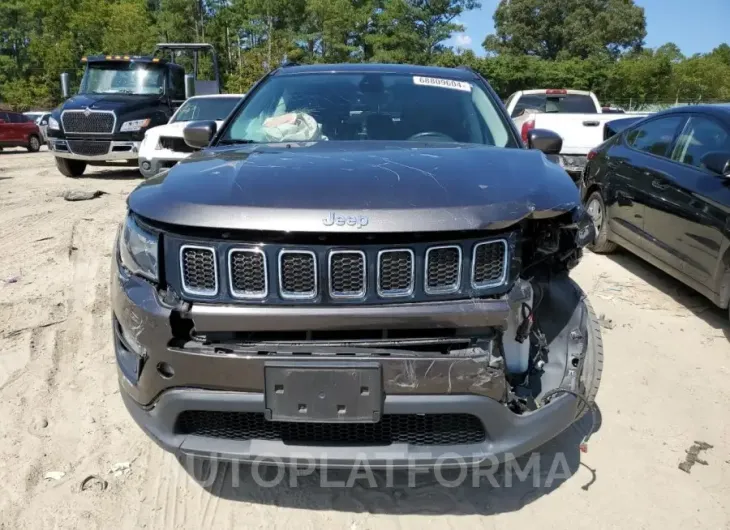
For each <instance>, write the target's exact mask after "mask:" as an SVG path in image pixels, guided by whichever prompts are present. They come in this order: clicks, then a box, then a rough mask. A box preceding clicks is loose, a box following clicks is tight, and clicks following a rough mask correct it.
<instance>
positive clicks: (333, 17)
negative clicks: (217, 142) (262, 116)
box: [0, 0, 730, 110]
mask: <svg viewBox="0 0 730 530" xmlns="http://www.w3.org/2000/svg"><path fill="white" fill-rule="evenodd" d="M480 7H481V6H480V4H479V2H478V1H477V0H3V1H2V2H0V105H5V106H8V107H11V108H15V109H18V110H26V109H29V108H50V107H52V106H54V105H55V104H57V103H58V102H59V101H60V98H61V94H60V87H59V81H58V76H59V74H60V73H61V72H64V71H66V72H69V73H71V74H72V79H75V80H76V82H78V80H79V79H80V75H81V71H82V69H81V63H80V59H81V57H82V56H84V55H93V54H148V53H150V52H151V51H152V49H153V48H154V45H155V43H157V42H209V43H211V44H213V45H214V46H215V47H216V50H217V52H218V55H219V61H220V65H221V71H222V74H223V79H224V87H225V89H226V91H228V92H245V91H246V90H248V88H249V87H250V86H251V84H252V83H253V82H254V81H255V80H256V79H258V78H259V77H260V76H262V75H263V74H264V73H265V72H266V71H267V70H268V69H270V68H273V67H275V66H276V65H277V64H278V63H279V62H280V61H281V59H282V58H283V57H286V58H287V59H288V60H289V61H292V62H299V63H322V62H325V63H337V62H360V61H369V62H396V63H416V64H433V65H442V66H458V65H464V66H469V67H471V68H473V69H475V70H477V71H478V72H480V73H481V74H482V75H484V76H485V77H486V78H487V79H488V80H489V81H490V83H491V84H492V85H493V86H494V88H495V90H496V91H497V92H498V93H499V94H500V95H501V96H502V97H507V96H508V95H509V94H510V93H512V92H514V91H516V90H523V89H530V88H545V87H555V88H573V89H585V90H593V91H595V92H596V93H597V94H598V96H599V98H601V100H602V102H604V103H607V104H610V103H614V104H617V105H621V106H624V107H626V106H629V105H631V106H634V107H636V106H641V105H646V104H655V103H661V104H667V103H672V102H675V101H676V102H700V101H730V46H728V45H727V44H722V45H720V46H718V47H717V48H715V49H714V50H708V51H707V53H704V54H697V55H693V56H691V57H685V56H683V55H682V53H681V51H680V50H679V48H678V47H677V46H676V45H674V44H673V43H667V44H665V45H663V46H661V47H659V48H656V49H648V48H646V47H645V46H644V40H645V37H646V19H645V16H644V11H643V9H642V8H640V7H638V6H636V5H635V4H634V1H633V0H501V2H500V4H499V6H498V7H497V9H496V11H495V12H494V14H493V18H494V25H495V33H494V34H493V35H486V36H485V38H484V41H483V43H482V46H483V47H484V50H485V52H486V56H483V57H478V56H477V55H476V54H475V53H474V52H473V51H472V50H464V49H460V48H458V47H455V46H449V45H447V42H449V39H450V38H451V37H453V36H454V35H457V34H459V33H460V32H463V31H464V30H465V28H464V27H463V25H462V24H461V22H460V17H461V16H462V15H463V14H464V13H466V12H468V11H471V10H475V9H479V8H480ZM484 16H489V14H488V13H484Z"/></svg>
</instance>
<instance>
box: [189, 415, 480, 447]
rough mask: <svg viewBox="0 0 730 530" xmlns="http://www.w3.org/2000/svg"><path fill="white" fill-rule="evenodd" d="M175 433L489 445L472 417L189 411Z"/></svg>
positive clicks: (304, 441) (303, 441)
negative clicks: (293, 418)
mask: <svg viewBox="0 0 730 530" xmlns="http://www.w3.org/2000/svg"><path fill="white" fill-rule="evenodd" d="M176 431H177V432H179V433H180V434H190V435H194V436H203V437H208V438H222V439H227V440H236V441H247V440H277V441H279V440H280V441H282V442H284V443H286V444H289V445H325V444H326V445H333V444H334V445H351V446H358V445H390V444H394V443H406V444H411V445H463V444H474V443H481V442H483V441H484V440H485V439H486V433H485V431H484V426H483V425H482V422H481V421H479V419H478V418H477V417H476V416H473V415H471V414H386V415H384V416H383V418H382V419H381V420H380V421H379V422H377V423H309V422H306V423H305V422H279V421H267V420H266V419H265V418H264V415H263V414H261V413H255V412H220V411H202V410H186V411H184V412H183V413H182V414H180V416H178V420H177V426H176Z"/></svg>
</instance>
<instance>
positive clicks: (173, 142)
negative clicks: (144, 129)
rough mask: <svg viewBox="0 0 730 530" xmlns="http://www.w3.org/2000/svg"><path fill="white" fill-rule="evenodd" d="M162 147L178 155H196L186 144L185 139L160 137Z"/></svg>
mask: <svg viewBox="0 0 730 530" xmlns="http://www.w3.org/2000/svg"><path fill="white" fill-rule="evenodd" d="M160 147H162V148H163V149H169V150H171V151H175V152H177V153H194V152H195V149H193V148H192V147H190V146H189V145H188V144H186V143H185V139H184V138H176V137H174V136H160Z"/></svg>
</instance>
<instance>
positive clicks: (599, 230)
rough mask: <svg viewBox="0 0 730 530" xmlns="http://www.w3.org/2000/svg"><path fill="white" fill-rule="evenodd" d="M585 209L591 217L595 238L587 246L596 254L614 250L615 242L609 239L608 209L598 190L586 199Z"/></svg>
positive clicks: (608, 252)
mask: <svg viewBox="0 0 730 530" xmlns="http://www.w3.org/2000/svg"><path fill="white" fill-rule="evenodd" d="M586 211H587V212H588V215H590V216H591V219H593V226H594V227H595V229H596V239H595V240H594V241H593V243H591V244H590V245H588V248H589V249H590V250H591V251H592V252H595V253H596V254H610V253H611V252H613V251H615V250H616V243H613V242H612V241H609V236H610V233H611V232H610V229H609V228H608V210H606V203H604V202H603V196H602V195H601V192H600V191H594V192H593V193H591V194H590V195H589V196H588V200H586Z"/></svg>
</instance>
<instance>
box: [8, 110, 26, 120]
mask: <svg viewBox="0 0 730 530" xmlns="http://www.w3.org/2000/svg"><path fill="white" fill-rule="evenodd" d="M8 116H9V117H10V123H23V118H22V117H21V115H20V114H16V113H15V112H8Z"/></svg>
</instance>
